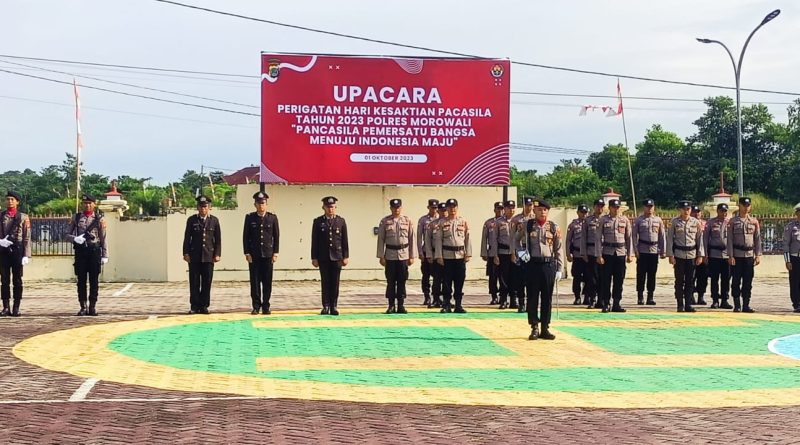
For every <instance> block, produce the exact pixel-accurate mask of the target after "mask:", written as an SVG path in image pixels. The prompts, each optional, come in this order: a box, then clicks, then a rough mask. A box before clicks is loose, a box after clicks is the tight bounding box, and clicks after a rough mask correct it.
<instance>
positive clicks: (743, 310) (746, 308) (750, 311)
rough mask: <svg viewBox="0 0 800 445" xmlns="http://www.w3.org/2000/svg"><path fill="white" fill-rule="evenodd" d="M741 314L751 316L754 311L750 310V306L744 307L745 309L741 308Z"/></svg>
mask: <svg viewBox="0 0 800 445" xmlns="http://www.w3.org/2000/svg"><path fill="white" fill-rule="evenodd" d="M742 312H746V313H748V314H752V313H753V312H755V309H753V308H751V307H750V306H745V307H743V308H742Z"/></svg>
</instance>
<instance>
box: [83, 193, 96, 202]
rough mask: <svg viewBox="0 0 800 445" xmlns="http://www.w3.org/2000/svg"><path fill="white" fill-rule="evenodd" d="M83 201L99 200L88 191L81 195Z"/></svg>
mask: <svg viewBox="0 0 800 445" xmlns="http://www.w3.org/2000/svg"><path fill="white" fill-rule="evenodd" d="M81 201H83V202H97V200H96V199H94V196H92V195H90V194H88V193H84V194H83V195H82V196H81Z"/></svg>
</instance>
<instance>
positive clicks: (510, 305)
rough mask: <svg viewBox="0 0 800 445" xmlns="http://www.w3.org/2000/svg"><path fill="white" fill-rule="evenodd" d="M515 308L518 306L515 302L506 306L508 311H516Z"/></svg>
mask: <svg viewBox="0 0 800 445" xmlns="http://www.w3.org/2000/svg"><path fill="white" fill-rule="evenodd" d="M517 307H518V306H517V302H516V301H511V304H509V305H508V308H509V309H516V308H517Z"/></svg>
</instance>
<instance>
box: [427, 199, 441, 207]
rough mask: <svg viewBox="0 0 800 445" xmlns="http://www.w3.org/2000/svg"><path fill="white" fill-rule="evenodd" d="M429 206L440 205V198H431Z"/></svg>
mask: <svg viewBox="0 0 800 445" xmlns="http://www.w3.org/2000/svg"><path fill="white" fill-rule="evenodd" d="M428 207H439V200H438V199H429V200H428Z"/></svg>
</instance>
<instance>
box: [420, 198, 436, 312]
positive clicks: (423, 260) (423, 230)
mask: <svg viewBox="0 0 800 445" xmlns="http://www.w3.org/2000/svg"><path fill="white" fill-rule="evenodd" d="M438 207H439V200H438V199H429V200H428V213H426V214H424V215H422V216H420V217H419V219H418V220H417V231H416V232H415V235H416V240H417V253H418V254H419V263H420V269H421V271H422V281H421V284H422V295H424V297H425V298H424V300H423V301H422V305H423V306H428V307H430V306H431V303H432V301H431V267H432V264H431V262H429V261H428V259H429V258H428V256H427V255H426V251H427V247H426V242H427V239H428V235H427V229H428V224H429V223H430V222H431V221H433V220H434V219H436V218H437V217H438V215H437V212H436V209H437V208H438Z"/></svg>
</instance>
